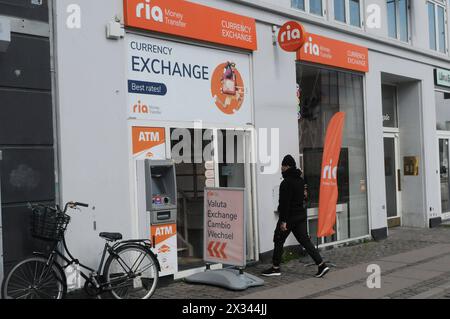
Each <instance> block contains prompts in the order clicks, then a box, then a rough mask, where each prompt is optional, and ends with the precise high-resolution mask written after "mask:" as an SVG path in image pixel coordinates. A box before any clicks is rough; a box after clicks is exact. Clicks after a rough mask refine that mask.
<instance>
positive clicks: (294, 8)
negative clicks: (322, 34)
mask: <svg viewBox="0 0 450 319" xmlns="http://www.w3.org/2000/svg"><path fill="white" fill-rule="evenodd" d="M303 1H304V2H305V10H303V9H300V8H296V7H294V6H293V3H292V2H293V0H291V9H293V10H297V11H300V12H304V13H307V14H311V15H313V16H314V17H318V18H322V19H324V18H325V16H326V13H327V10H326V0H320V1H322V15H318V14H316V13H313V12H311V6H310V1H311V0H303Z"/></svg>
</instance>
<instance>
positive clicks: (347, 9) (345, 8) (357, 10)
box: [334, 0, 361, 27]
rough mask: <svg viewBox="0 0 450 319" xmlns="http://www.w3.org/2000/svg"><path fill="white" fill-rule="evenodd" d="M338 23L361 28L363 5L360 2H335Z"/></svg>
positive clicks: (339, 0) (342, 0)
mask: <svg viewBox="0 0 450 319" xmlns="http://www.w3.org/2000/svg"><path fill="white" fill-rule="evenodd" d="M334 19H335V20H336V21H339V22H342V23H346V24H350V25H352V26H355V27H361V5H360V1H359V0H334Z"/></svg>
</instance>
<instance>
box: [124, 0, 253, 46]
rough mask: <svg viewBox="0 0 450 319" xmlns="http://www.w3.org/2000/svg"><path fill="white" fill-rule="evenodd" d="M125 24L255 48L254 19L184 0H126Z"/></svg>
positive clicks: (191, 37)
mask: <svg viewBox="0 0 450 319" xmlns="http://www.w3.org/2000/svg"><path fill="white" fill-rule="evenodd" d="M124 12H125V25H126V26H128V27H132V28H138V29H143V30H149V31H156V32H161V33H166V34H172V35H176V36H181V37H186V38H190V39H195V40H201V41H207V42H212V43H218V44H223V45H228V46H232V47H237V48H242V49H246V50H252V51H254V50H256V49H257V40H256V21H255V19H252V18H248V17H244V16H241V15H237V14H233V13H230V12H226V11H222V10H218V9H214V8H210V7H206V6H203V5H199V4H196V3H191V2H188V1H181V0H151V1H150V0H124Z"/></svg>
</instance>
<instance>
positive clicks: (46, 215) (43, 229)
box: [31, 206, 70, 241]
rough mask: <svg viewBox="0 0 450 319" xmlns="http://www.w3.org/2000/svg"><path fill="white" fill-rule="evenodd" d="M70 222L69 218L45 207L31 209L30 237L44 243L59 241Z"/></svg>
mask: <svg viewBox="0 0 450 319" xmlns="http://www.w3.org/2000/svg"><path fill="white" fill-rule="evenodd" d="M69 222H70V217H69V216H68V215H66V214H63V213H62V212H60V211H58V210H55V209H52V208H50V207H45V206H36V207H33V215H32V220H31V235H32V236H33V237H35V238H39V239H42V240H46V241H60V240H61V239H63V237H64V232H65V231H66V229H67V225H68V224H69Z"/></svg>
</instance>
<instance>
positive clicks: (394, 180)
mask: <svg viewBox="0 0 450 319" xmlns="http://www.w3.org/2000/svg"><path fill="white" fill-rule="evenodd" d="M383 140H384V175H385V184H386V211H387V217H388V227H390V228H392V227H398V226H401V215H402V207H401V203H402V200H401V192H402V176H401V169H400V159H399V141H398V140H399V138H398V134H397V133H385V134H384V138H383Z"/></svg>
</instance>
